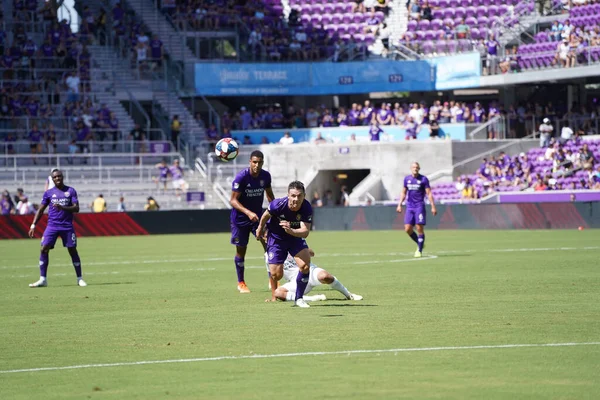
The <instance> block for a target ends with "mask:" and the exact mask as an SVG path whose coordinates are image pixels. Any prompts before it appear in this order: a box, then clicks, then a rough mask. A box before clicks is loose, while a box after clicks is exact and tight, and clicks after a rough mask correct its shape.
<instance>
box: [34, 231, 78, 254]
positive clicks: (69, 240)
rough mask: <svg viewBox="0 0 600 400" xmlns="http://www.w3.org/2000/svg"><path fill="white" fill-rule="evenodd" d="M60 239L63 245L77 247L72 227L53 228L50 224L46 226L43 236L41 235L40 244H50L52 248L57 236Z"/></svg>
mask: <svg viewBox="0 0 600 400" xmlns="http://www.w3.org/2000/svg"><path fill="white" fill-rule="evenodd" d="M59 236H60V238H61V239H62V242H63V247H77V235H75V230H74V229H73V228H69V229H64V228H54V227H51V226H48V227H46V230H45V231H44V236H42V246H50V248H51V249H53V248H54V245H55V244H56V240H57V239H58V237H59Z"/></svg>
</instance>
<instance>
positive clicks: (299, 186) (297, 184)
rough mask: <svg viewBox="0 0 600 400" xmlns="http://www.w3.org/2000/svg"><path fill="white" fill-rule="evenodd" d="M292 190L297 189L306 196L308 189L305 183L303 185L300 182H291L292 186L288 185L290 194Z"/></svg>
mask: <svg viewBox="0 0 600 400" xmlns="http://www.w3.org/2000/svg"><path fill="white" fill-rule="evenodd" d="M291 189H297V190H300V191H301V192H302V193H304V194H306V189H304V183H302V182H300V181H292V182H290V184H289V185H288V192H289V191H290V190H291Z"/></svg>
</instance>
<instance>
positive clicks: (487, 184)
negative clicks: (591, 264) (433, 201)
mask: <svg viewBox="0 0 600 400" xmlns="http://www.w3.org/2000/svg"><path fill="white" fill-rule="evenodd" d="M540 129H543V127H540ZM542 133H543V132H542ZM542 145H544V146H545V147H540V148H534V149H531V150H529V151H528V152H527V153H524V152H523V153H520V154H519V155H517V156H513V157H511V156H509V155H507V154H505V153H504V152H500V154H499V155H498V156H496V157H494V156H492V157H490V158H484V159H483V160H482V162H481V165H480V167H479V169H478V170H477V172H476V173H475V174H473V175H463V176H460V177H459V178H458V179H457V181H456V182H455V183H453V184H440V185H436V187H434V189H433V191H434V194H436V196H437V197H439V198H441V199H458V198H462V199H465V200H473V199H480V198H483V197H486V196H488V195H490V194H493V193H497V192H506V191H522V190H533V191H545V190H576V189H577V190H582V189H596V190H598V189H600V140H583V139H582V137H581V136H580V135H579V134H578V133H575V134H573V131H572V130H571V129H570V128H567V129H563V132H562V133H561V136H560V137H559V138H554V137H550V138H544V139H543V141H542Z"/></svg>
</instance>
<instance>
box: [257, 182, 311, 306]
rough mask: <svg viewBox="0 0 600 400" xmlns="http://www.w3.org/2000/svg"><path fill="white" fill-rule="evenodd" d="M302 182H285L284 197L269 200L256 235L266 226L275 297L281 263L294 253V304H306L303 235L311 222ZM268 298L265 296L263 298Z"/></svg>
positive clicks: (307, 271) (306, 262) (306, 257)
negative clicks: (295, 267) (285, 192)
mask: <svg viewBox="0 0 600 400" xmlns="http://www.w3.org/2000/svg"><path fill="white" fill-rule="evenodd" d="M305 196H306V190H305V189H304V184H303V183H302V182H299V181H293V182H291V183H290V184H289V185H288V194H287V197H281V198H279V199H275V200H273V201H272V202H271V203H270V204H269V209H268V210H267V211H265V213H264V214H263V215H262V217H261V219H260V223H259V225H258V229H257V231H256V236H257V238H261V237H263V234H264V233H265V227H267V228H268V239H267V253H268V259H269V271H270V273H271V275H270V280H271V299H270V301H276V300H277V298H276V296H275V290H276V289H277V282H278V281H279V280H280V279H281V278H282V277H283V264H284V262H285V260H286V258H287V255H288V253H289V254H290V255H291V256H293V257H294V260H295V261H296V264H297V265H298V268H299V270H300V272H298V276H297V277H296V296H295V298H296V300H295V303H294V305H295V306H297V307H302V308H308V307H310V306H309V305H308V304H307V303H306V301H305V300H304V298H303V297H304V292H305V290H306V286H307V285H308V281H309V275H310V252H309V249H308V245H307V244H306V238H307V237H308V234H309V233H310V226H311V224H312V214H313V211H312V207H311V205H310V202H308V200H306V199H305ZM267 301H269V300H267Z"/></svg>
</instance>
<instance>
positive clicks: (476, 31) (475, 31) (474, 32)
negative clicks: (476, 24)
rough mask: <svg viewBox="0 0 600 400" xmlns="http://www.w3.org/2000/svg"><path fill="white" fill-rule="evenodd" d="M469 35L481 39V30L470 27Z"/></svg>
mask: <svg viewBox="0 0 600 400" xmlns="http://www.w3.org/2000/svg"><path fill="white" fill-rule="evenodd" d="M471 37H472V38H473V39H475V40H479V39H483V38H482V37H481V32H480V31H479V29H477V28H471Z"/></svg>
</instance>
